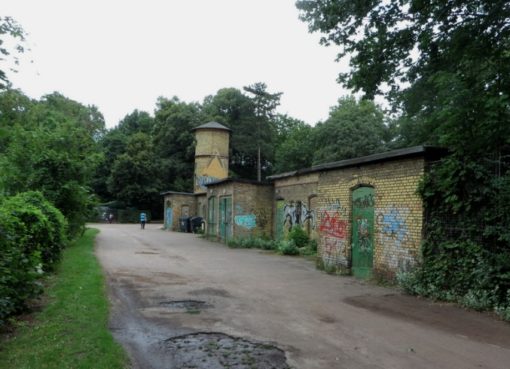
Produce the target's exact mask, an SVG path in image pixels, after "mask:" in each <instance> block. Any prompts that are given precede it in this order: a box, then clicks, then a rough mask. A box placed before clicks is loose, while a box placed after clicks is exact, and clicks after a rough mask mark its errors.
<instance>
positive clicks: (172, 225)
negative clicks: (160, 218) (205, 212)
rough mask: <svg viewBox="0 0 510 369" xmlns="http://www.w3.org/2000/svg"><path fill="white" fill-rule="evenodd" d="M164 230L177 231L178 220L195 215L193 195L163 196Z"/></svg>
mask: <svg viewBox="0 0 510 369" xmlns="http://www.w3.org/2000/svg"><path fill="white" fill-rule="evenodd" d="M164 205H165V213H164V217H165V228H166V229H168V230H171V231H178V230H179V218H180V217H185V216H194V215H196V206H197V205H196V199H195V196H194V195H191V194H190V195H184V194H168V195H166V196H165V202H164Z"/></svg>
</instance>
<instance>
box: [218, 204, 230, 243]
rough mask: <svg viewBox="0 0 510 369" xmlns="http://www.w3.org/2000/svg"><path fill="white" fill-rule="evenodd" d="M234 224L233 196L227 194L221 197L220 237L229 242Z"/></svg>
mask: <svg viewBox="0 0 510 369" xmlns="http://www.w3.org/2000/svg"><path fill="white" fill-rule="evenodd" d="M231 224H232V197H231V196H225V197H221V198H220V237H221V240H222V241H224V242H227V241H228V239H229V238H230V236H231V230H230V229H231Z"/></svg>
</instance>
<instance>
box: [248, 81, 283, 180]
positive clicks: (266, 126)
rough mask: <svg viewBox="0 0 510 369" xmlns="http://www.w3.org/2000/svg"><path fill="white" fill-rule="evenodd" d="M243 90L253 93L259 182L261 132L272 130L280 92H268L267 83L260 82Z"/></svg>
mask: <svg viewBox="0 0 510 369" xmlns="http://www.w3.org/2000/svg"><path fill="white" fill-rule="evenodd" d="M244 90H245V91H246V92H248V93H250V94H252V95H253V97H252V101H253V104H254V106H255V115H256V117H257V180H258V181H259V182H260V181H261V180H262V159H261V146H262V143H263V140H262V132H263V131H268V132H274V126H273V125H272V124H271V123H272V122H273V118H274V115H275V109H276V108H277V107H278V106H279V105H280V98H281V95H282V92H277V93H269V92H268V91H267V85H266V84H265V83H262V82H257V83H254V84H253V85H249V86H245V87H244ZM271 136H272V135H271Z"/></svg>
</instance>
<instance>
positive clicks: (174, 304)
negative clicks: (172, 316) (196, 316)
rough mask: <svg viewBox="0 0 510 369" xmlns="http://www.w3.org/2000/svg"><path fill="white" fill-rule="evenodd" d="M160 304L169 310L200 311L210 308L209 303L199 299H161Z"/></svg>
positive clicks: (177, 311)
mask: <svg viewBox="0 0 510 369" xmlns="http://www.w3.org/2000/svg"><path fill="white" fill-rule="evenodd" d="M159 305H160V306H164V307H165V308H167V309H169V310H170V311H171V312H176V313H180V312H186V313H200V311H202V310H204V309H209V308H212V307H213V306H212V305H211V304H208V303H207V302H205V301H200V300H178V301H162V302H160V303H159Z"/></svg>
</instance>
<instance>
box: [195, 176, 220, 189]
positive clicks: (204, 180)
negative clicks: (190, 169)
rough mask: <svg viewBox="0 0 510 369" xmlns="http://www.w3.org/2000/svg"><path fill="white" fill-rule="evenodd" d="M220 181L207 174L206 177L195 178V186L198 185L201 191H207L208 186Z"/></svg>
mask: <svg viewBox="0 0 510 369" xmlns="http://www.w3.org/2000/svg"><path fill="white" fill-rule="evenodd" d="M218 180H219V178H217V177H213V176H208V175H207V174H206V175H203V176H196V177H195V184H196V186H197V187H200V188H201V189H203V190H205V189H207V185H208V184H210V183H213V182H216V181H218Z"/></svg>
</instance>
